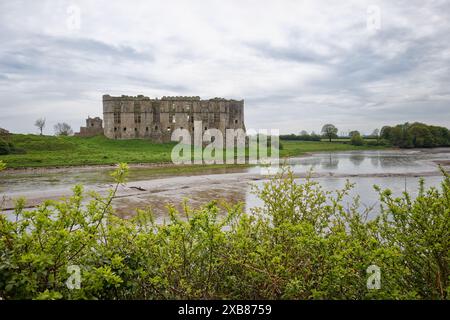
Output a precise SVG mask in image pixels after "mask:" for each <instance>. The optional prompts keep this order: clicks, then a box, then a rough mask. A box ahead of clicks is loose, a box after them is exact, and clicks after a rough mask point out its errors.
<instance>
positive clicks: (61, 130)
mask: <svg viewBox="0 0 450 320" xmlns="http://www.w3.org/2000/svg"><path fill="white" fill-rule="evenodd" d="M54 128H55V134H56V135H57V136H70V135H72V133H73V131H72V128H71V127H70V125H68V124H67V123H65V122H62V123H61V122H60V123H57V124H55V127H54Z"/></svg>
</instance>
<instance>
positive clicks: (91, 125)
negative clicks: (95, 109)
mask: <svg viewBox="0 0 450 320" xmlns="http://www.w3.org/2000/svg"><path fill="white" fill-rule="evenodd" d="M99 134H103V120H102V119H100V118H99V117H95V118H91V117H88V118H87V119H86V127H81V128H80V132H77V133H75V136H80V137H91V136H96V135H99Z"/></svg>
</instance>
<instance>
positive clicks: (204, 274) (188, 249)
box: [0, 164, 450, 299]
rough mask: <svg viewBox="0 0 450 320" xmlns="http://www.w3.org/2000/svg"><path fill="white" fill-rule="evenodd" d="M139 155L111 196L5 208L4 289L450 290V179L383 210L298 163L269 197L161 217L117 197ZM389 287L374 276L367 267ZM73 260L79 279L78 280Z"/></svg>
mask: <svg viewBox="0 0 450 320" xmlns="http://www.w3.org/2000/svg"><path fill="white" fill-rule="evenodd" d="M126 173H127V166H126V165H123V164H122V165H120V166H119V168H118V169H117V171H116V172H115V173H114V177H115V179H116V182H117V185H116V187H115V189H113V190H111V192H110V193H109V195H108V196H107V197H100V196H99V195H98V194H95V193H92V194H90V197H91V200H90V201H88V202H87V204H86V203H85V201H87V200H86V199H85V197H84V192H83V188H82V187H81V186H76V187H74V194H73V196H71V197H70V198H68V199H66V200H64V201H45V202H44V203H42V204H41V205H40V206H39V207H38V208H37V209H35V210H32V211H27V210H25V209H24V208H25V202H24V200H19V201H18V202H17V205H16V209H15V212H14V217H13V218H12V219H7V218H6V217H5V216H4V215H0V236H1V238H0V297H1V298H3V299H58V298H65V299H213V298H214V299H405V298H415V299H445V298H448V294H449V291H450V286H449V279H448V278H449V252H450V236H449V231H450V228H449V221H450V219H449V218H450V217H449V214H450V211H449V208H450V206H449V204H450V203H449V201H450V181H449V178H448V176H447V175H445V174H444V179H443V183H442V188H441V189H440V190H438V189H436V188H430V189H428V190H425V188H424V187H423V184H421V186H420V194H419V197H418V198H417V199H415V200H412V199H411V198H410V196H409V195H408V194H404V195H403V196H402V197H401V198H394V197H393V196H392V193H391V192H390V191H389V190H385V191H381V190H380V197H381V203H382V205H381V214H380V215H379V216H378V217H377V218H376V219H373V220H368V219H366V217H367V213H368V212H367V211H363V212H361V209H360V206H359V202H358V199H357V198H356V199H355V200H354V201H353V203H351V204H350V205H348V206H347V205H345V203H346V202H345V201H344V198H345V197H346V196H347V195H348V192H349V190H350V189H351V188H352V185H351V184H347V185H346V187H345V188H344V189H343V190H338V191H336V192H328V191H324V190H323V189H322V188H321V186H320V185H319V184H318V183H317V182H314V181H311V180H310V179H307V180H306V181H305V182H304V183H301V184H298V183H296V182H295V181H294V176H293V174H292V172H290V171H289V170H285V171H284V172H283V173H282V174H279V175H278V176H276V177H275V178H274V179H272V180H270V181H269V182H267V183H265V184H264V186H263V187H262V188H260V189H255V192H256V193H257V194H258V196H259V197H260V198H261V199H262V201H263V203H264V205H263V206H262V207H260V208H256V209H254V210H253V211H252V212H249V213H245V212H244V211H243V207H242V205H236V206H228V207H227V208H226V213H221V212H220V211H219V209H218V205H217V204H216V203H215V202H211V203H209V204H207V205H205V206H204V207H203V208H201V209H199V210H192V209H190V208H189V207H188V206H186V205H185V206H184V210H183V211H182V212H178V211H177V210H175V209H174V208H173V207H169V208H168V217H167V219H166V220H167V221H165V222H164V223H162V224H156V223H155V222H154V220H153V216H152V214H151V212H150V211H142V210H138V212H137V215H136V216H135V217H134V218H133V219H131V220H123V219H120V218H118V217H116V216H114V212H113V210H112V209H111V202H112V200H113V198H114V196H115V192H116V190H117V187H118V185H119V184H120V183H123V182H124V181H125V176H126ZM371 265H376V266H377V267H378V268H379V269H380V271H381V287H380V288H379V289H378V290H369V289H368V288H367V280H368V274H367V268H368V267H369V266H371ZM71 266H72V267H73V266H78V267H79V268H80V270H81V286H80V288H79V289H76V288H75V289H72V290H70V289H68V286H67V285H66V281H67V280H68V279H70V277H71V276H72V273H71V271H70V270H72V269H71V268H72V267H71Z"/></svg>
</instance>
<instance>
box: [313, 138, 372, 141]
mask: <svg viewBox="0 0 450 320" xmlns="http://www.w3.org/2000/svg"><path fill="white" fill-rule="evenodd" d="M321 141H324V142H328V141H329V140H328V139H322V140H321ZM349 141H350V138H337V139H331V142H349ZM364 141H366V142H367V141H377V139H375V138H364Z"/></svg>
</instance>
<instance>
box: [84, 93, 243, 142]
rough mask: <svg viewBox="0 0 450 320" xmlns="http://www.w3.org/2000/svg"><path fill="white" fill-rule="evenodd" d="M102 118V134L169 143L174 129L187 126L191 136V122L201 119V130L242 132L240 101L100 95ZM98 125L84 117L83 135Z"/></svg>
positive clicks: (94, 130)
mask: <svg viewBox="0 0 450 320" xmlns="http://www.w3.org/2000/svg"><path fill="white" fill-rule="evenodd" d="M97 119H98V118H97ZM94 120H95V119H94ZM99 120H100V121H101V119H99ZM89 121H90V122H89ZM103 121H104V129H103V133H104V135H105V136H106V137H108V138H110V139H150V140H152V141H155V142H169V141H171V135H172V132H173V131H174V130H175V129H187V130H189V132H190V133H191V136H193V130H194V121H202V129H203V131H206V130H208V129H212V128H214V129H219V130H220V131H221V132H222V133H223V135H224V136H225V130H226V129H243V130H244V131H245V125H244V100H227V99H223V98H214V99H209V100H201V99H200V97H162V98H161V99H158V98H156V99H150V98H148V97H144V96H142V95H139V96H137V97H131V96H121V97H112V96H110V95H104V96H103ZM98 125H100V127H101V122H98V120H95V122H93V121H92V119H91V120H90V119H89V118H88V120H87V124H86V129H85V130H84V132H85V135H86V134H87V135H89V134H91V135H94V132H98V131H97V130H98ZM94 128H96V129H94ZM81 131H83V129H81ZM81 131H80V133H81Z"/></svg>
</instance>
